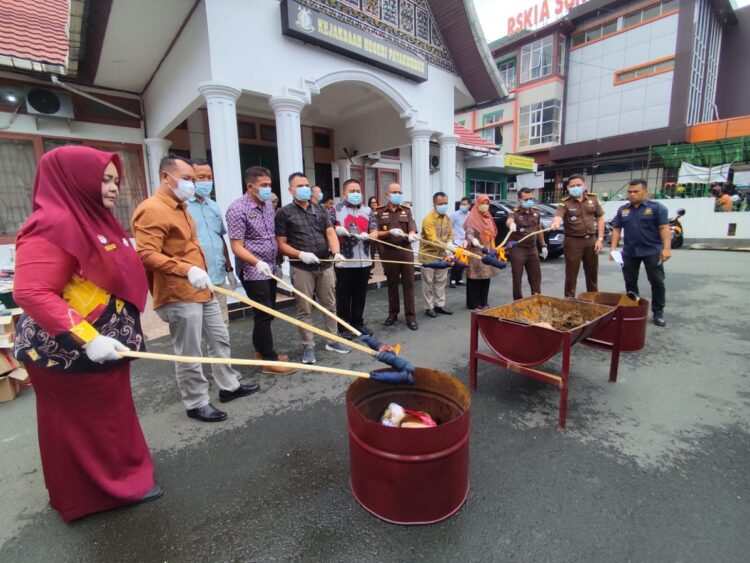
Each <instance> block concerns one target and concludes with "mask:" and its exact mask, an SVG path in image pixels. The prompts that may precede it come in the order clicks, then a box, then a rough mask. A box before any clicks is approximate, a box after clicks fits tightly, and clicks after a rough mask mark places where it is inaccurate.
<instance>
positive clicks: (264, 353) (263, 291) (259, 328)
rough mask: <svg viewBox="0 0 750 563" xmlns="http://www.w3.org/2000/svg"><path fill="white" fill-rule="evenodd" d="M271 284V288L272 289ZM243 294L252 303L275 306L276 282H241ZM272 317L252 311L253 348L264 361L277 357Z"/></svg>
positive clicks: (261, 312)
mask: <svg viewBox="0 0 750 563" xmlns="http://www.w3.org/2000/svg"><path fill="white" fill-rule="evenodd" d="M272 284H273V287H272ZM242 287H244V288H245V293H247V296H248V297H249V298H250V299H252V300H253V301H257V302H258V303H260V304H261V305H265V306H266V307H272V308H273V307H274V306H275V304H276V282H275V281H274V280H242ZM271 321H273V317H272V316H271V315H269V314H268V313H264V312H263V311H260V310H258V309H253V347H254V348H255V351H256V352H258V353H259V354H260V355H261V358H263V359H264V360H271V361H274V362H275V361H276V360H278V359H279V355H278V354H277V353H276V351H275V350H274V348H273V333H272V332H271Z"/></svg>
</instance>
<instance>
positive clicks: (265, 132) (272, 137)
mask: <svg viewBox="0 0 750 563" xmlns="http://www.w3.org/2000/svg"><path fill="white" fill-rule="evenodd" d="M260 140H261V141H268V142H269V143H275V142H276V127H274V126H273V125H262V124H261V126H260Z"/></svg>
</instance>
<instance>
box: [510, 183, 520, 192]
mask: <svg viewBox="0 0 750 563" xmlns="http://www.w3.org/2000/svg"><path fill="white" fill-rule="evenodd" d="M508 189H509V190H510V191H512V192H514V191H516V190H517V189H518V188H517V187H516V183H515V182H508Z"/></svg>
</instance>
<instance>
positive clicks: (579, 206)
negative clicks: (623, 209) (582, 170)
mask: <svg viewBox="0 0 750 563" xmlns="http://www.w3.org/2000/svg"><path fill="white" fill-rule="evenodd" d="M568 194H569V195H568V196H566V197H564V198H562V200H561V202H562V203H561V205H560V206H559V207H558V208H557V213H556V215H555V218H554V219H553V220H552V229H553V230H555V229H559V228H560V224H561V223H563V219H564V220H565V221H564V233H565V242H564V243H563V252H564V253H565V297H575V296H576V281H577V279H578V270H579V269H580V267H581V262H583V272H584V274H585V276H586V291H598V290H599V287H598V277H599V251H600V250H601V249H602V246H603V243H604V211H603V210H602V206H601V205H599V201H598V200H597V199H596V196H595V195H594V194H589V193H586V182H585V180H584V179H583V176H581V175H580V174H573V175H572V176H571V177H570V178H569V179H568Z"/></svg>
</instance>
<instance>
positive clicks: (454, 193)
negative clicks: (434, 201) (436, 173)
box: [440, 135, 463, 209]
mask: <svg viewBox="0 0 750 563" xmlns="http://www.w3.org/2000/svg"><path fill="white" fill-rule="evenodd" d="M457 146H458V137H456V136H454V135H441V136H440V190H441V191H443V192H445V193H446V194H448V199H450V200H451V207H450V208H451V209H453V205H452V204H453V202H455V201H458V200H459V199H461V197H463V193H459V192H458V190H457V189H456V147H457Z"/></svg>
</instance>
